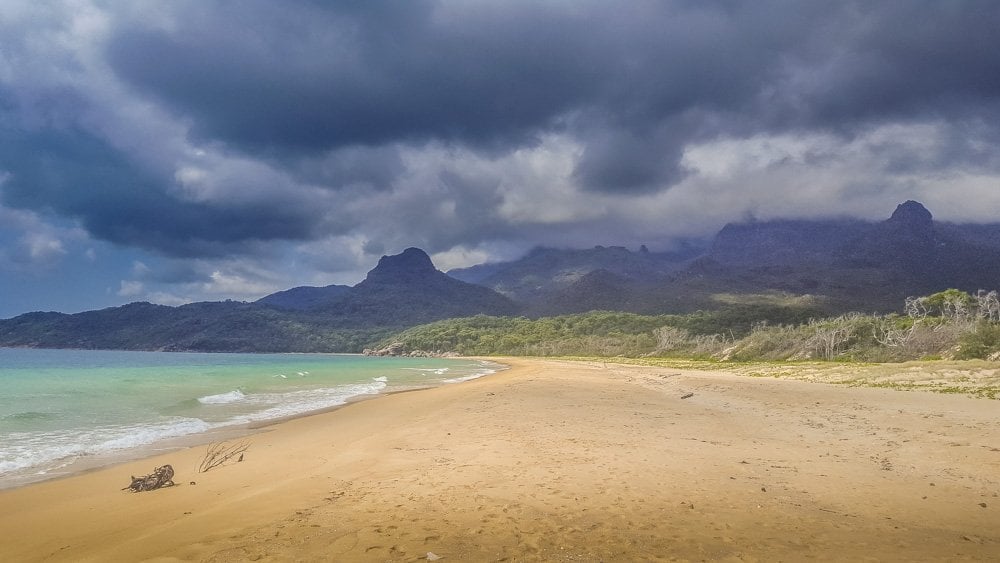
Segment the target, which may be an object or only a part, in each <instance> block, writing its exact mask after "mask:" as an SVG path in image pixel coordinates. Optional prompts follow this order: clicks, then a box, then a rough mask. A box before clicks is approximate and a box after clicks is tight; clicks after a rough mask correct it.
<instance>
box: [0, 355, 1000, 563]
mask: <svg viewBox="0 0 1000 563" xmlns="http://www.w3.org/2000/svg"><path fill="white" fill-rule="evenodd" d="M504 362H505V363H508V364H509V365H511V366H512V368H511V369H509V370H506V371H503V372H500V373H497V374H494V375H491V376H488V377H485V378H482V379H479V380H475V381H471V382H466V383H462V384H457V385H449V386H445V387H440V388H435V389H429V390H422V391H415V392H407V393H398V394H393V395H387V396H383V397H379V398H376V399H373V400H368V401H362V402H358V403H355V404H351V405H348V406H346V407H344V408H341V409H338V410H335V411H333V412H327V413H323V414H318V415H314V416H309V417H305V418H299V419H295V420H291V421H286V422H282V423H279V424H275V425H272V426H268V427H266V428H263V429H261V431H260V432H258V433H256V434H254V435H252V436H250V437H249V440H250V442H251V446H250V449H249V450H248V451H247V453H246V456H245V459H244V461H243V462H241V463H232V464H229V465H225V466H222V467H218V468H215V469H213V470H211V471H209V472H207V473H196V472H195V468H196V467H197V465H198V463H199V462H200V461H201V460H202V457H203V456H204V453H205V447H203V446H202V447H194V448H190V449H187V450H182V451H176V452H172V453H168V454H165V455H162V456H158V457H155V458H150V459H144V460H140V461H136V462H130V463H127V464H123V465H118V466H113V467H110V468H106V469H102V470H98V471H94V472H90V473H86V474H82V475H77V476H73V477H69V478H65V479H60V480H56V481H48V482H44V483H39V484H34V485H29V486H25V487H21V488H17V489H12V490H6V491H0V506H2V507H3V510H2V513H0V560H3V561H135V560H155V561H178V560H184V561H188V560H194V561H245V560H255V561H257V560H260V561H418V560H428V559H431V560H434V559H436V558H438V557H440V558H441V560H443V561H501V560H507V561H660V560H663V561H673V560H679V561H684V560H691V561H703V560H709V561H781V560H783V561H802V560H822V561H940V560H949V561H954V560H981V561H995V560H998V559H1000V402H998V401H996V400H989V399H976V398H969V397H965V396H957V395H942V394H934V393H927V392H905V391H896V390H889V389H872V388H853V387H844V386H834V385H827V384H822V383H812V382H806V381H793V380H776V379H765V378H752V377H741V376H738V375H733V374H727V373H722V372H706V371H686V370H680V369H672V368H654V367H645V366H625V365H615V364H603V363H587V362H566V361H554V360H553V361H548V360H523V359H509V360H504ZM165 463H169V464H171V465H172V466H173V467H174V468H175V470H176V477H175V481H176V482H177V486H175V487H171V488H166V489H161V490H157V491H152V492H145V493H129V492H123V491H121V490H120V489H121V488H122V487H125V486H126V485H128V484H129V476H130V475H140V474H146V473H149V472H151V471H152V470H153V468H154V467H156V466H158V465H162V464H165Z"/></svg>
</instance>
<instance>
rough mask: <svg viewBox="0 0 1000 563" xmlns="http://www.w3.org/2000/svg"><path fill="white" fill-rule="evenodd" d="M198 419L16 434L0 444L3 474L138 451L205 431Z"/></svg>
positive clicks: (39, 471)
mask: <svg viewBox="0 0 1000 563" xmlns="http://www.w3.org/2000/svg"><path fill="white" fill-rule="evenodd" d="M210 428H211V425H210V424H208V423H207V422H205V421H203V420H200V419H197V418H182V417H176V418H171V419H168V420H164V421H161V422H156V423H151V424H134V425H125V426H100V427H97V428H93V429H89V430H63V431H55V432H15V433H12V434H10V435H9V438H10V442H9V443H4V444H0V445H2V446H3V447H2V448H0V474H5V473H11V472H15V471H18V470H22V469H28V468H38V473H39V474H44V473H47V472H48V471H51V470H52V469H56V468H59V467H65V466H66V465H69V464H70V463H72V461H73V460H74V459H75V458H79V457H81V456H88V455H97V454H103V453H109V452H114V451H118V450H124V449H128V448H135V447H138V446H145V445H147V444H152V443H153V442H157V441H159V440H164V439H167V438H176V437H179V436H187V435H190V434H197V433H199V432H205V431H207V430H209V429H210Z"/></svg>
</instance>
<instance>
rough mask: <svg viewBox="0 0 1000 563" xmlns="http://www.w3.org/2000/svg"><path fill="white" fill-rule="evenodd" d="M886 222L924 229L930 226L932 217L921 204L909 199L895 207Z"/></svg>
mask: <svg viewBox="0 0 1000 563" xmlns="http://www.w3.org/2000/svg"><path fill="white" fill-rule="evenodd" d="M888 222H890V223H895V224H905V225H911V226H913V227H921V228H926V227H929V226H930V225H931V224H932V222H933V216H932V215H931V212H930V211H928V210H927V208H926V207H924V206H923V204H922V203H920V202H919V201H913V200H912V199H911V200H907V201H904V202H903V203H900V204H899V205H898V206H896V210H895V211H893V212H892V216H891V217H889V221H888Z"/></svg>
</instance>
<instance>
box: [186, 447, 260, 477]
mask: <svg viewBox="0 0 1000 563" xmlns="http://www.w3.org/2000/svg"><path fill="white" fill-rule="evenodd" d="M249 447H250V442H248V441H246V440H240V441H239V442H236V443H235V444H228V443H226V442H215V443H212V444H209V445H208V451H206V452H205V457H204V458H202V460H201V463H200V464H198V473H204V472H206V471H208V470H209V469H212V468H213V467H218V466H220V465H222V464H224V463H226V462H227V461H230V460H232V459H233V458H236V461H243V454H244V453H245V452H246V451H247V449H248V448H249Z"/></svg>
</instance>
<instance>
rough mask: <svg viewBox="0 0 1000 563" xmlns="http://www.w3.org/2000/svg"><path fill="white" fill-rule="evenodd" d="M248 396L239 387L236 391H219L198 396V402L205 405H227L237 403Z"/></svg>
mask: <svg viewBox="0 0 1000 563" xmlns="http://www.w3.org/2000/svg"><path fill="white" fill-rule="evenodd" d="M246 398H247V396H246V395H244V394H243V392H242V391H240V390H239V389H237V390H235V391H230V392H228V393H219V394H218V395H206V396H204V397H198V402H199V403H201V404H203V405H226V404H229V403H236V402H239V401H243V400H245V399H246Z"/></svg>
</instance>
